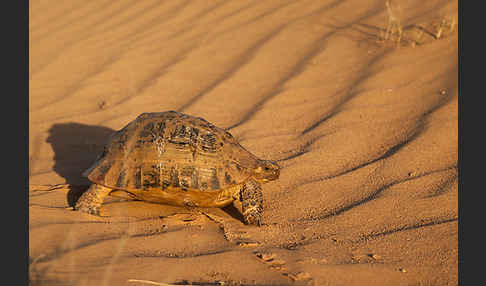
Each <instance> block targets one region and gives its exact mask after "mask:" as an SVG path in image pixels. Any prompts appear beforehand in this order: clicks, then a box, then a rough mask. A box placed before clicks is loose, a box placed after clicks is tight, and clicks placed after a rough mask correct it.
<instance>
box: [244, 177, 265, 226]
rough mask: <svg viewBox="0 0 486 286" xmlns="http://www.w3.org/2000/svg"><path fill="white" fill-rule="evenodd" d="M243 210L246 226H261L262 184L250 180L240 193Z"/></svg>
mask: <svg viewBox="0 0 486 286" xmlns="http://www.w3.org/2000/svg"><path fill="white" fill-rule="evenodd" d="M240 200H241V209H242V211H243V217H244V219H245V223H246V224H254V225H258V226H260V225H261V220H262V211H263V193H262V187H261V186H260V184H259V183H258V182H257V181H255V180H253V179H250V180H249V181H248V182H246V183H245V184H244V185H243V187H242V188H241V191H240Z"/></svg>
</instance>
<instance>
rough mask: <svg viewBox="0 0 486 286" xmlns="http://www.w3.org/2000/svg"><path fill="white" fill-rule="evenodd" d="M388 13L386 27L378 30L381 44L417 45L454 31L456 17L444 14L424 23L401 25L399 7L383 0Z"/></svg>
mask: <svg viewBox="0 0 486 286" xmlns="http://www.w3.org/2000/svg"><path fill="white" fill-rule="evenodd" d="M385 7H386V11H387V15H388V23H387V26H386V29H385V30H384V31H383V30H382V32H380V37H379V42H381V43H382V44H384V43H387V42H392V43H395V44H397V45H411V46H417V45H422V44H425V43H428V42H430V41H431V40H439V39H442V38H445V37H447V36H448V35H450V34H451V33H452V32H454V31H455V29H456V25H457V19H456V18H455V17H448V16H444V17H442V18H441V19H439V20H434V21H430V22H427V23H425V24H411V25H407V26H403V25H402V23H401V21H400V17H399V12H400V10H401V9H400V7H399V6H398V5H394V4H392V1H391V0H387V1H385Z"/></svg>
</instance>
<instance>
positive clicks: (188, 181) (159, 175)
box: [84, 111, 260, 205]
mask: <svg viewBox="0 0 486 286" xmlns="http://www.w3.org/2000/svg"><path fill="white" fill-rule="evenodd" d="M259 162H260V160H259V159H258V158H257V157H256V156H254V155H253V154H251V153H250V152H249V151H247V150H246V149H245V148H243V147H242V146H241V145H240V144H238V142H237V141H236V140H235V139H234V138H233V136H232V135H231V134H230V133H229V132H227V131H225V130H224V129H221V128H218V127H216V126H214V125H213V124H211V123H209V122H208V121H206V120H204V119H202V118H200V117H193V116H189V115H186V114H183V113H179V112H176V111H167V112H157V113H143V114H141V115H140V116H138V117H137V118H136V119H135V120H134V121H132V122H130V123H129V124H128V125H126V126H125V127H124V128H122V129H121V130H119V131H116V132H114V133H113V134H112V135H111V137H110V138H109V139H108V141H107V143H106V145H105V148H104V151H103V153H102V154H101V155H100V156H99V157H98V159H97V160H96V162H95V163H94V164H93V165H92V166H91V167H90V168H89V169H88V170H86V171H85V172H84V175H85V176H86V177H88V179H89V180H90V181H92V182H93V183H96V184H100V185H103V186H105V187H108V188H111V189H114V190H123V191H127V192H130V193H132V194H135V195H136V196H138V197H141V199H144V200H152V201H161V202H166V203H167V202H168V203H171V201H170V199H168V198H160V197H161V196H162V195H160V193H161V192H160V191H165V193H166V194H165V195H163V196H167V193H170V192H172V193H174V192H189V193H188V194H190V193H192V194H194V193H201V192H207V193H217V192H220V191H222V190H228V189H231V187H235V186H238V185H240V184H242V183H244V182H245V181H246V180H247V179H248V178H250V177H251V176H252V174H253V171H254V169H255V168H257V167H258V165H259ZM144 194H145V195H144ZM163 196H162V197H163ZM228 196H229V195H228ZM153 197H159V199H153ZM187 197H191V195H188V196H186V198H187ZM151 198H152V199H151ZM214 198H215V197H208V198H207V199H209V200H213V199H214ZM225 199H226V201H229V200H230V198H229V197H226V198H225ZM195 200H196V201H197V200H198V199H197V198H196V199H195ZM173 203H175V204H180V203H178V202H173ZM207 205H210V204H207Z"/></svg>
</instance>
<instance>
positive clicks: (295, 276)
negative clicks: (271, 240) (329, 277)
mask: <svg viewBox="0 0 486 286" xmlns="http://www.w3.org/2000/svg"><path fill="white" fill-rule="evenodd" d="M255 255H256V257H257V259H258V260H259V261H260V262H262V263H265V264H267V265H268V266H269V267H270V268H271V269H273V270H276V271H281V272H282V275H284V276H286V277H288V278H290V279H291V280H293V281H307V283H308V284H309V283H310V284H309V285H313V283H314V279H312V277H311V275H310V274H309V273H308V272H294V273H293V272H290V271H289V269H288V268H287V267H285V266H284V265H285V264H286V262H285V261H284V260H283V259H279V258H278V256H277V254H275V253H271V252H255Z"/></svg>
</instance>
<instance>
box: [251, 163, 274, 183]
mask: <svg viewBox="0 0 486 286" xmlns="http://www.w3.org/2000/svg"><path fill="white" fill-rule="evenodd" d="M253 176H254V178H255V179H256V180H257V181H258V182H260V183H266V182H269V181H273V180H276V179H278V177H279V176H280V166H279V165H278V164H277V163H276V162H274V161H270V160H259V162H258V165H257V167H256V168H255V169H254V170H253Z"/></svg>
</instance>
